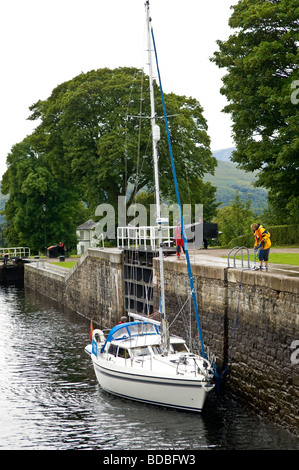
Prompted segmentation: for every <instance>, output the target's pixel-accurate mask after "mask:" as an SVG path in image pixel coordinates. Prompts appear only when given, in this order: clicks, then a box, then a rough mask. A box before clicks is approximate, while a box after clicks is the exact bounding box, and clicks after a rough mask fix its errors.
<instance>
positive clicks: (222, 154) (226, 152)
mask: <svg viewBox="0 0 299 470" xmlns="http://www.w3.org/2000/svg"><path fill="white" fill-rule="evenodd" d="M234 150H236V147H230V148H228V149H221V150H214V151H213V156H214V157H215V158H217V160H221V161H222V162H231V155H232V153H233V151H234Z"/></svg>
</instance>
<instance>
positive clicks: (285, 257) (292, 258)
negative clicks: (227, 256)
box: [236, 251, 299, 266]
mask: <svg viewBox="0 0 299 470" xmlns="http://www.w3.org/2000/svg"><path fill="white" fill-rule="evenodd" d="M236 259H241V256H236ZM243 259H245V260H247V256H243ZM249 260H250V261H254V255H249ZM257 262H258V261H257ZM269 263H274V264H290V265H292V266H299V253H272V254H271V251H270V255H269Z"/></svg>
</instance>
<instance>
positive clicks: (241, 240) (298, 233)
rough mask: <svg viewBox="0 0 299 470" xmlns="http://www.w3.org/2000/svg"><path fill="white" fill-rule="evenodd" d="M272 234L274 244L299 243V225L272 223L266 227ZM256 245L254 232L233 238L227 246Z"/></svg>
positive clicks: (250, 246)
mask: <svg viewBox="0 0 299 470" xmlns="http://www.w3.org/2000/svg"><path fill="white" fill-rule="evenodd" d="M265 228H266V229H267V230H268V231H269V232H270V234H271V243H272V245H276V246H277V245H295V244H299V225H298V224H297V225H272V226H269V227H265ZM253 245H254V238H253V234H249V235H243V236H241V237H237V238H233V239H232V240H231V241H230V242H229V243H228V245H227V246H226V248H234V247H235V246H246V247H247V248H252V247H253Z"/></svg>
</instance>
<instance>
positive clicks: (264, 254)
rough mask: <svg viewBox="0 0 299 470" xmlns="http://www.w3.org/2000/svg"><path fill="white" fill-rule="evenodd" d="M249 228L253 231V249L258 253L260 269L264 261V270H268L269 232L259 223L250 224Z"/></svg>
mask: <svg viewBox="0 0 299 470" xmlns="http://www.w3.org/2000/svg"><path fill="white" fill-rule="evenodd" d="M251 228H252V230H253V232H254V238H255V243H254V251H255V252H257V253H258V257H259V260H260V269H263V261H264V262H265V267H266V270H268V260H269V252H270V246H271V240H270V233H269V232H268V231H267V230H266V229H265V228H264V227H263V226H262V225H261V224H252V225H251Z"/></svg>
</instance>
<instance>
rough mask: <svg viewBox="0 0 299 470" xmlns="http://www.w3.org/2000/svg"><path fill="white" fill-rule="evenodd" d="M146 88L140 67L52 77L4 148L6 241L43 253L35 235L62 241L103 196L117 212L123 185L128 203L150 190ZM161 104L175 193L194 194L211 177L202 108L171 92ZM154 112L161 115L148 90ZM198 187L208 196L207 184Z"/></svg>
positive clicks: (170, 191)
mask: <svg viewBox="0 0 299 470" xmlns="http://www.w3.org/2000/svg"><path fill="white" fill-rule="evenodd" d="M147 90H148V77H146V76H145V75H144V74H143V72H142V71H140V70H137V69H134V68H118V69H115V70H110V69H101V70H96V71H94V70H93V71H91V72H88V73H86V74H83V73H82V74H80V75H79V76H77V77H75V78H74V79H72V80H70V81H68V82H65V83H62V84H61V85H59V86H57V87H56V88H55V89H54V90H53V92H52V94H51V96H50V97H49V98H48V99H46V100H44V101H38V102H37V103H35V104H34V105H32V106H31V108H30V109H31V116H30V119H31V120H38V121H39V124H38V125H37V127H36V130H35V131H34V132H33V133H32V134H31V135H30V136H28V137H27V138H26V139H24V140H23V142H20V143H18V144H16V145H15V146H14V147H13V148H12V150H11V152H10V154H9V155H8V157H7V164H8V170H7V171H6V173H5V174H4V176H3V181H2V190H3V193H4V194H9V201H8V202H7V204H6V207H5V216H6V220H7V222H8V223H9V227H8V229H7V237H8V239H9V241H10V243H12V244H14V245H26V246H29V247H31V248H32V249H33V250H43V248H44V245H45V241H46V244H47V245H50V244H53V243H58V242H59V241H63V242H64V243H66V244H67V245H68V246H72V245H74V244H75V243H76V235H75V228H76V225H78V224H79V223H82V222H83V221H84V218H85V217H87V211H88V217H91V216H94V212H95V208H96V207H97V206H98V205H99V204H100V203H103V202H105V203H110V204H112V205H113V206H114V208H115V210H116V217H117V215H118V214H117V208H118V205H117V198H118V196H120V195H122V196H125V195H127V189H128V186H129V185H130V186H131V188H132V190H131V196H130V198H129V200H128V205H129V204H131V202H132V201H134V198H135V196H136V194H137V193H138V192H139V191H140V190H141V189H142V188H146V189H147V191H148V192H149V193H152V192H153V186H154V182H153V164H152V150H151V145H152V144H151V136H150V129H151V128H150V119H143V117H148V116H150V102H149V96H148V95H149V94H148V92H147ZM165 103H166V108H167V113H168V114H169V115H172V116H173V117H172V118H170V132H171V138H172V145H173V153H174V158H175V162H176V170H177V174H178V181H179V186H180V192H181V195H182V197H183V198H184V197H187V196H189V195H190V185H193V187H194V193H195V195H196V197H197V196H198V191H199V189H198V188H200V187H201V185H202V184H201V178H202V176H203V175H204V173H205V172H209V173H213V171H214V167H215V165H216V159H215V158H214V157H213V156H212V154H211V151H210V147H209V146H210V139H209V137H208V134H207V124H206V121H205V119H204V117H203V115H202V112H203V110H202V108H201V106H200V104H199V103H198V102H197V101H196V100H195V99H193V98H187V97H185V96H177V95H175V94H173V93H171V94H169V95H165ZM156 111H157V115H158V116H162V115H163V110H162V103H161V97H160V93H159V90H158V89H156ZM128 116H131V117H128ZM163 127H165V126H162V125H161V140H160V142H159V170H160V187H161V194H162V197H163V198H164V199H166V200H173V199H174V197H175V192H174V185H173V184H169V178H170V174H171V173H170V158H169V151H168V144H167V137H166V130H163ZM171 180H172V178H171ZM206 187H207V189H208V192H209V194H211V195H212V194H213V188H212V187H211V185H206ZM81 201H84V202H85V203H86V204H87V207H88V209H86V208H85V206H84V205H83V203H82V202H81ZM43 205H45V206H46V212H43V209H42V207H43ZM212 207H213V206H212ZM212 210H213V209H212ZM211 213H212V212H211ZM83 217H84V218H83Z"/></svg>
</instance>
